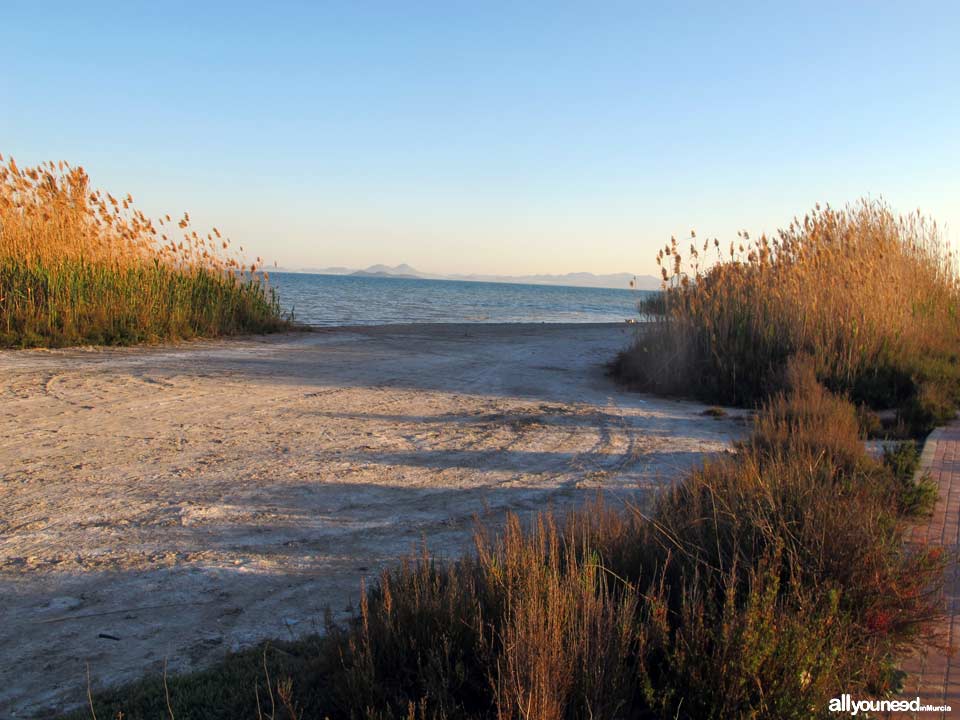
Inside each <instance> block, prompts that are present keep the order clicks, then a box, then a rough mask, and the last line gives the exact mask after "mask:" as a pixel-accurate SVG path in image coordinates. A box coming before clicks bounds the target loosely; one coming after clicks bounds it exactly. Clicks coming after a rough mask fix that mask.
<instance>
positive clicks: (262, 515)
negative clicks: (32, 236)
mask: <svg viewBox="0 0 960 720" xmlns="http://www.w3.org/2000/svg"><path fill="white" fill-rule="evenodd" d="M626 333H627V330H626V329H625V328H624V327H623V326H610V325H590V326H588V325H576V326H558V325H513V326H477V325H472V326H463V325H445V326H405V327H401V326H394V327H381V328H361V329H341V330H333V331H323V332H315V333H308V334H298V335H286V336H279V337H272V338H266V339H250V340H236V341H227V342H197V343H191V344H188V345H183V346H177V347H161V348H154V349H120V350H71V351H62V352H60V351H58V352H47V351H26V352H0V493H2V498H3V502H2V504H0V658H2V661H0V717H24V716H27V715H28V714H29V713H31V712H34V711H36V710H37V709H38V708H42V707H46V706H50V705H53V706H56V707H65V706H68V705H72V704H75V703H79V702H82V701H83V698H84V693H85V679H84V673H85V664H86V663H87V662H89V664H90V669H91V674H92V676H93V681H94V685H95V686H100V685H104V684H112V683H116V682H121V681H124V680H129V679H132V678H135V677H137V676H140V675H142V674H143V673H145V672H152V671H158V670H159V668H160V667H161V665H162V663H163V660H164V658H168V659H169V662H170V667H171V669H172V670H183V669H187V668H191V667H197V666H200V665H202V664H204V663H208V662H210V661H212V660H214V659H216V658H217V657H219V656H221V655H222V654H223V653H224V652H225V651H226V650H228V649H230V648H237V647H241V646H244V645H246V644H250V643H253V642H255V641H257V640H258V639H261V638H265V637H282V636H286V637H289V636H290V635H299V634H303V633H306V632H310V631H312V630H314V629H315V628H316V626H317V623H318V622H319V619H320V618H322V613H323V609H324V607H326V606H329V607H331V608H332V610H333V611H334V612H335V613H344V612H345V611H346V610H347V608H348V607H350V605H351V604H352V603H354V602H355V601H356V600H357V597H358V590H359V587H360V581H361V578H364V577H370V576H373V575H375V574H376V572H377V570H378V568H380V567H382V566H383V565H384V564H388V563H391V562H393V561H395V559H396V558H397V557H398V556H399V555H402V554H404V553H406V552H408V551H409V550H410V549H411V547H412V546H413V545H414V544H415V543H417V542H418V541H419V540H420V539H421V538H426V540H427V542H428V544H429V546H430V547H431V548H432V549H434V550H437V551H440V552H442V553H445V554H448V555H453V554H456V553H458V552H460V550H461V549H462V548H464V547H465V544H466V542H467V541H468V539H469V536H470V532H471V527H472V518H473V516H474V515H481V516H485V517H487V518H490V519H493V520H498V519H500V518H502V516H503V513H504V511H505V510H507V509H513V510H517V511H520V512H527V511H531V510H535V509H538V508H543V507H545V506H546V505H548V504H553V505H554V506H555V507H562V506H564V505H565V504H568V503H570V502H576V501H579V500H581V499H583V498H584V497H586V496H588V495H592V494H593V493H594V492H595V489H596V488H605V489H608V490H611V491H618V492H635V491H636V488H638V487H641V488H643V487H651V486H656V485H658V484H660V483H662V482H663V481H664V480H665V479H669V478H671V477H673V476H675V474H676V472H677V471H678V470H681V469H683V468H686V467H689V466H690V465H691V464H693V463H697V462H699V461H700V459H701V458H702V456H703V454H704V453H710V452H716V451H721V450H723V449H724V448H726V447H727V446H728V443H729V441H730V440H731V438H732V437H734V436H736V435H739V434H740V433H742V431H743V425H742V423H739V422H737V421H736V420H735V419H729V418H728V419H724V420H713V419H709V418H704V417H701V416H700V415H699V413H700V411H701V410H702V409H703V407H702V406H699V405H695V404H685V403H679V402H668V401H663V400H653V399H650V398H645V397H643V396H640V395H635V394H629V393H624V392H621V391H620V390H618V389H617V388H616V387H614V386H613V384H612V383H611V382H610V381H609V380H608V379H607V378H606V377H604V375H603V372H602V364H603V362H604V361H606V360H607V359H609V358H610V357H611V356H612V355H613V353H614V352H615V351H616V350H617V349H618V348H620V347H621V346H622V345H623V344H624V343H625V342H626V341H627V335H626ZM104 635H107V636H111V637H112V638H118V639H111V638H110V637H107V638H105V637H103V636H104Z"/></svg>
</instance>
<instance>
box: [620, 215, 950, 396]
mask: <svg viewBox="0 0 960 720" xmlns="http://www.w3.org/2000/svg"><path fill="white" fill-rule="evenodd" d="M738 235H739V238H738V241H737V242H735V243H730V245H729V247H722V246H721V244H720V242H719V241H718V240H708V241H706V242H701V241H699V240H697V238H696V236H695V234H693V233H691V238H690V247H689V252H688V253H685V252H684V251H682V250H681V248H680V246H679V243H678V242H677V241H676V240H675V239H674V240H672V241H671V243H670V244H669V245H667V246H666V247H664V248H663V249H662V250H661V251H660V252H659V254H658V258H657V261H658V263H659V264H660V266H661V269H662V274H663V281H664V288H665V296H664V302H665V307H664V310H665V312H664V313H663V314H662V315H660V316H659V318H658V319H657V320H655V321H654V322H653V323H651V324H650V326H649V327H647V328H646V329H645V330H644V331H643V332H641V333H640V335H639V336H638V339H637V343H636V346H635V347H634V348H633V349H632V350H631V351H629V352H628V353H627V354H626V355H624V356H622V357H621V359H620V366H621V370H622V371H623V373H624V374H625V375H626V376H627V377H628V378H629V379H631V380H633V381H635V382H637V383H639V384H640V385H642V386H646V387H648V388H650V389H654V390H660V391H668V392H678V391H683V390H686V392H688V393H689V392H693V394H696V395H699V396H701V397H703V398H704V399H709V400H712V401H720V402H732V403H742V402H747V403H750V402H757V401H759V400H760V399H762V398H763V397H766V396H767V395H769V393H770V392H771V391H772V390H775V389H777V388H778V387H779V385H780V384H781V382H782V374H783V369H784V367H785V364H786V361H787V359H788V358H790V357H792V356H795V355H798V354H803V355H809V356H810V357H811V358H813V361H814V365H815V368H816V372H817V376H818V377H819V378H820V379H821V380H822V381H823V382H825V383H826V384H827V386H828V387H830V388H832V389H834V390H839V391H843V392H850V393H852V394H853V395H854V397H855V399H859V400H861V401H864V402H868V403H869V404H872V405H883V404H887V405H890V404H896V402H898V401H902V400H903V399H904V397H903V396H904V395H905V394H906V395H909V394H910V393H911V392H912V391H911V389H910V388H911V387H913V386H914V385H916V384H918V383H920V384H922V383H923V382H925V381H927V380H930V379H931V378H932V377H934V376H939V375H941V374H942V372H943V366H949V365H951V364H954V365H955V363H956V359H957V353H958V350H960V317H958V298H960V282H958V277H960V275H958V272H957V257H956V256H955V255H954V254H953V252H952V251H951V250H950V249H949V248H948V247H947V245H946V243H945V242H944V240H943V237H942V234H941V232H940V230H939V228H938V227H937V224H936V223H935V222H933V221H931V220H929V219H927V218H926V217H924V216H922V215H921V214H920V213H919V212H917V213H914V214H910V215H907V216H900V217H898V216H895V215H894V214H893V213H892V212H891V210H890V209H889V208H888V207H887V206H886V205H885V204H883V203H882V202H878V201H868V200H863V201H860V202H859V203H857V204H855V205H852V206H849V207H847V208H845V209H842V210H836V209H833V208H830V207H820V206H817V207H816V208H815V209H814V210H813V211H812V212H811V213H810V214H808V215H807V216H806V217H804V218H803V219H802V220H799V219H798V220H794V222H792V223H791V224H790V225H789V227H787V228H786V229H785V230H780V231H779V232H778V233H777V234H776V236H774V237H772V238H769V237H766V236H763V237H761V238H760V239H759V240H757V241H751V240H750V238H749V236H748V235H747V233H739V234H738ZM932 364H935V365H937V367H932ZM914 390H915V388H914Z"/></svg>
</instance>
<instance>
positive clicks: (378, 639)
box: [74, 358, 943, 720]
mask: <svg viewBox="0 0 960 720" xmlns="http://www.w3.org/2000/svg"><path fill="white" fill-rule="evenodd" d="M783 383H784V390H783V391H781V392H778V393H775V394H774V396H773V397H772V398H770V399H769V401H767V402H766V403H765V404H764V405H763V407H762V409H761V411H760V412H759V413H758V415H757V418H756V421H755V425H754V429H753V432H752V434H751V436H750V437H749V438H748V439H747V440H746V441H744V442H743V443H742V444H741V445H740V446H739V447H738V448H737V451H736V453H734V454H731V455H729V456H727V457H724V458H721V459H718V460H715V461H712V462H710V463H709V464H708V465H706V466H705V467H704V468H703V469H701V470H699V471H696V472H693V473H692V474H690V475H689V476H688V477H686V478H684V479H682V480H681V481H680V482H678V484H677V485H675V486H674V487H673V488H671V489H668V490H665V491H663V492H662V493H661V494H660V495H659V496H657V498H656V499H655V501H654V502H653V505H652V506H651V507H649V508H640V507H628V508H626V509H624V508H610V507H607V506H605V505H604V504H603V502H602V500H598V501H597V502H596V503H595V504H593V505H592V506H590V507H588V508H585V509H583V510H580V511H575V512H571V513H570V514H569V515H567V516H566V517H565V518H564V519H563V521H562V522H559V521H557V520H556V519H555V518H554V517H553V516H551V515H550V514H549V513H544V514H541V515H540V516H538V518H537V519H536V520H535V521H534V522H532V524H531V525H530V526H528V527H524V526H523V524H522V523H521V522H520V520H519V519H518V518H517V517H511V518H509V520H508V522H507V525H506V528H505V530H504V531H503V532H502V533H499V534H493V535H492V534H490V533H489V532H487V531H484V530H480V531H478V534H477V539H476V551H475V552H474V553H473V554H471V555H470V556H469V557H466V558H463V559H461V560H459V561H458V562H455V563H445V562H442V561H440V560H438V559H436V558H433V557H431V556H430V555H429V554H428V553H427V552H426V551H424V553H423V554H422V555H421V556H419V557H416V558H412V559H410V560H407V561H406V562H404V563H403V564H402V565H401V566H400V567H398V568H395V569H393V570H391V571H389V572H386V573H384V574H383V576H382V577H381V580H380V582H379V583H378V584H377V585H376V586H375V587H373V588H371V589H370V590H369V591H368V592H367V593H366V595H365V596H364V599H363V602H362V606H361V608H360V611H359V613H358V615H357V617H356V618H355V619H354V620H353V621H352V622H351V623H350V624H349V625H347V626H334V625H332V624H331V626H330V628H329V630H328V632H327V634H326V635H324V636H323V637H320V638H311V639H309V640H305V641H301V642H297V643H281V644H278V645H273V646H270V647H267V648H258V649H256V650H253V651H249V652H247V653H244V654H241V655H238V656H234V657H231V658H230V659H228V660H227V662H225V663H224V664H223V665H221V666H219V667H217V668H214V669H212V670H208V671H205V672H202V673H198V674H194V675H189V676H184V677H177V678H171V679H170V681H169V683H168V687H167V688H166V689H165V688H164V685H163V683H162V680H161V678H153V679H150V680H147V681H144V682H143V683H140V684H138V685H136V686H132V687H126V688H119V689H116V690H111V691H108V692H106V693H103V694H101V695H98V696H96V697H95V701H94V708H95V712H96V714H97V716H98V717H100V718H104V717H111V718H112V717H116V716H117V713H118V712H121V711H122V712H123V717H124V718H127V719H128V720H135V719H136V718H155V717H168V716H169V715H168V710H167V702H168V694H169V703H170V708H171V709H172V714H173V716H174V717H176V718H178V719H180V720H188V719H190V718H235V717H243V716H256V712H257V710H256V708H257V706H258V704H259V706H260V708H261V710H262V713H263V715H262V716H263V717H303V718H324V717H329V718H357V719H359V718H401V717H402V718H498V719H500V718H536V719H537V720H554V719H560V718H610V719H612V718H665V719H666V718H670V719H678V718H679V719H683V718H687V719H690V720H693V719H697V720H701V719H704V718H718V719H719V718H811V717H818V716H824V717H825V716H828V713H827V708H828V703H829V699H830V698H831V697H834V696H836V695H839V694H840V693H841V692H851V693H853V694H854V695H855V696H857V695H859V696H863V697H878V696H883V695H885V694H888V693H891V692H893V691H894V690H895V689H896V687H897V683H898V679H899V676H898V673H897V671H896V659H897V657H898V654H899V653H900V652H901V651H902V650H903V649H904V648H905V647H906V646H907V645H908V644H912V643H914V642H917V641H918V640H920V639H923V638H924V636H925V635H926V633H927V632H928V631H929V628H930V623H931V621H932V620H933V619H935V617H936V616H937V613H938V603H937V598H938V588H939V582H940V576H941V574H942V566H943V559H942V558H941V554H940V549H939V548H932V547H914V548H907V547H906V546H905V545H904V543H903V532H902V531H903V527H904V523H905V521H906V520H907V517H908V515H907V513H908V512H912V511H914V510H916V508H915V507H914V506H913V505H912V504H911V503H910V502H906V501H905V500H904V498H905V496H906V495H908V494H909V493H910V492H911V485H910V483H909V482H908V481H907V480H906V479H905V478H906V475H907V472H906V470H905V469H904V467H903V465H902V464H901V463H900V461H889V462H887V463H883V462H880V461H876V460H873V459H871V458H870V457H869V456H868V455H867V454H866V453H865V451H864V445H863V442H862V435H861V432H860V425H859V421H858V418H857V412H856V409H855V408H854V406H853V405H851V404H850V403H848V402H846V401H845V400H843V399H842V398H839V397H837V396H836V395H834V394H832V393H830V392H829V391H827V390H826V389H825V388H823V387H822V385H820V384H819V383H818V382H817V381H816V378H815V373H814V367H813V362H812V360H809V359H804V358H799V359H797V360H794V361H792V362H791V363H790V364H789V367H788V368H787V369H786V371H785V378H784V380H783ZM827 429H829V432H826V430H827ZM89 715H90V711H89V709H88V710H86V711H84V712H81V713H78V714H77V715H75V716H74V717H76V718H80V717H88V716H89Z"/></svg>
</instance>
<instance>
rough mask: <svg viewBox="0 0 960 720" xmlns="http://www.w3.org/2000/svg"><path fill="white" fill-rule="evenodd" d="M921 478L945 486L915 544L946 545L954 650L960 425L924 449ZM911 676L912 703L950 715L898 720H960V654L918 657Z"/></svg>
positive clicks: (958, 633)
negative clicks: (945, 708)
mask: <svg viewBox="0 0 960 720" xmlns="http://www.w3.org/2000/svg"><path fill="white" fill-rule="evenodd" d="M920 472H927V473H929V474H930V476H931V477H932V478H933V480H934V481H935V482H936V483H937V484H938V485H939V488H940V497H939V499H938V500H937V505H936V509H935V510H934V512H933V516H932V517H931V518H930V520H929V522H927V523H924V524H920V525H917V526H915V527H914V528H913V530H912V532H911V537H910V539H911V541H914V542H924V541H927V542H934V543H941V544H942V545H943V547H944V549H946V550H947V551H948V552H949V553H951V556H952V558H953V559H952V561H951V563H950V565H949V566H948V567H947V571H946V573H947V576H946V583H945V586H944V600H945V603H946V609H947V617H946V619H945V620H944V621H943V626H942V629H941V640H942V642H943V643H944V644H946V643H947V642H949V646H950V647H952V648H957V647H960V565H958V563H957V562H956V561H957V555H956V552H957V550H958V547H960V420H955V421H954V422H953V423H952V424H950V425H948V426H947V427H943V428H939V429H937V430H934V431H933V432H932V433H931V434H930V437H928V438H927V442H926V444H925V445H924V448H923V455H922V457H921V460H920ZM904 670H906V671H907V673H908V676H907V679H906V681H905V683H904V692H903V696H904V697H905V698H906V699H913V698H915V697H917V696H919V697H920V700H921V702H923V703H926V704H930V705H949V706H950V707H951V708H952V711H951V712H948V713H933V712H926V713H916V714H914V713H896V714H895V717H897V718H908V717H909V718H912V717H917V718H919V719H920V720H936V719H938V718H951V717H953V718H960V654H958V655H953V656H951V654H950V653H948V652H946V651H944V650H938V649H936V648H929V649H925V650H922V651H920V652H918V654H917V655H915V656H913V657H911V658H909V659H908V660H907V662H906V663H904Z"/></svg>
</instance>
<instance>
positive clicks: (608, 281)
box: [277, 263, 660, 290]
mask: <svg viewBox="0 0 960 720" xmlns="http://www.w3.org/2000/svg"><path fill="white" fill-rule="evenodd" d="M277 270H279V271H281V272H302V273H316V274H318V275H353V276H356V277H390V278H405V279H423V280H464V281H467V282H503V283H527V284H530V285H565V286H569V287H592V288H616V289H623V290H625V289H628V288H630V282H631V281H632V280H633V281H636V282H635V285H634V287H635V288H636V289H637V290H659V289H660V278H657V277H654V276H653V275H631V274H630V273H611V274H607V275H594V274H593V273H588V272H576V273H566V274H565V275H476V274H471V275H461V274H452V275H438V274H435V273H423V272H420V271H419V270H417V269H416V268H414V267H411V266H410V265H407V264H406V263H402V264H400V265H394V266H390V265H371V266H370V267H368V268H364V269H362V270H358V269H355V268H348V267H339V266H338V267H323V268H302V269H296V270H294V269H290V268H277Z"/></svg>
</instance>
